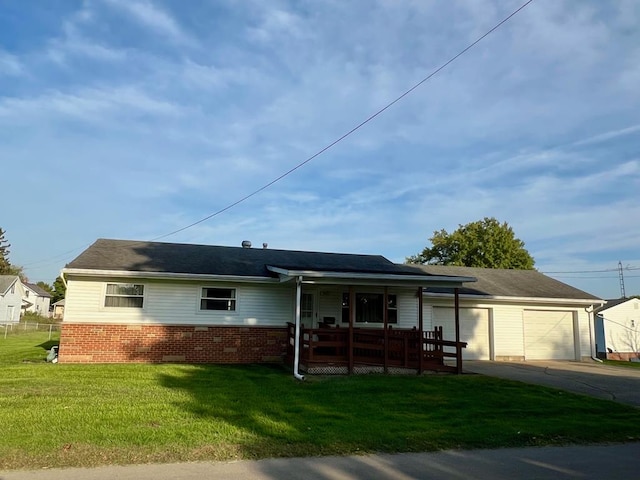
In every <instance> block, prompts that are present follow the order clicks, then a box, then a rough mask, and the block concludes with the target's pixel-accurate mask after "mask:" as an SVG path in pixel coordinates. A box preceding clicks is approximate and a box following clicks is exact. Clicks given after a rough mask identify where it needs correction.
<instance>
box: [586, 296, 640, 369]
mask: <svg viewBox="0 0 640 480" xmlns="http://www.w3.org/2000/svg"><path fill="white" fill-rule="evenodd" d="M595 315H596V344H597V351H598V357H600V358H606V359H608V360H631V359H638V358H640V300H639V299H637V298H619V299H616V300H608V301H607V303H606V305H604V306H603V307H601V308H598V309H596V311H595Z"/></svg>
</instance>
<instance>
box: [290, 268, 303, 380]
mask: <svg viewBox="0 0 640 480" xmlns="http://www.w3.org/2000/svg"><path fill="white" fill-rule="evenodd" d="M301 298H302V277H297V278H296V328H295V339H294V341H293V376H294V377H296V378H297V379H298V380H304V375H300V373H299V372H298V368H299V366H300V301H301Z"/></svg>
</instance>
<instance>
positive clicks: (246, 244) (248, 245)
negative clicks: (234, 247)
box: [242, 240, 251, 248]
mask: <svg viewBox="0 0 640 480" xmlns="http://www.w3.org/2000/svg"><path fill="white" fill-rule="evenodd" d="M242 248H251V241H249V240H243V241H242Z"/></svg>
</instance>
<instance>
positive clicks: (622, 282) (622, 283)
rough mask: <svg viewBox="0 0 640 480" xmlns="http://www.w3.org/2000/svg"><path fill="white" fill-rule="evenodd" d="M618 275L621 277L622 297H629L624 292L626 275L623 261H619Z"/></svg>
mask: <svg viewBox="0 0 640 480" xmlns="http://www.w3.org/2000/svg"><path fill="white" fill-rule="evenodd" d="M618 276H619V277H620V298H627V295H626V294H625V292H624V275H623V273H622V262H621V261H619V262H618Z"/></svg>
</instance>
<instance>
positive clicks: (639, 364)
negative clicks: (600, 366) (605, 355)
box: [604, 360, 640, 368]
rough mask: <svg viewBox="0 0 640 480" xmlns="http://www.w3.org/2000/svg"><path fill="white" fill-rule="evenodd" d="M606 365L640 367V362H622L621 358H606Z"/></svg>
mask: <svg viewBox="0 0 640 480" xmlns="http://www.w3.org/2000/svg"><path fill="white" fill-rule="evenodd" d="M604 364H605V365H610V366H612V367H625V368H640V362H622V361H620V360H604Z"/></svg>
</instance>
